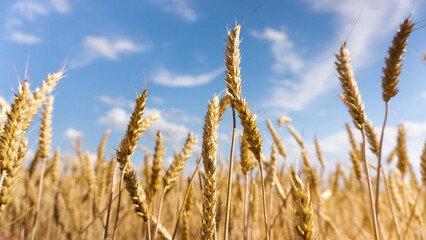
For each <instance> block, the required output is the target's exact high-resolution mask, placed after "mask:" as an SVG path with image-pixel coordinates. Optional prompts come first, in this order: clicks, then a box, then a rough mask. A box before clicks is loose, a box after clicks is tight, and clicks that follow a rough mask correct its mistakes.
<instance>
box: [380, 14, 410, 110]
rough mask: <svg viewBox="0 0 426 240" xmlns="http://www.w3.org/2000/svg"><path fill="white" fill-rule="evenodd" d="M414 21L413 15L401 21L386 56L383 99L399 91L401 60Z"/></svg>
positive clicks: (387, 98)
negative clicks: (412, 19)
mask: <svg viewBox="0 0 426 240" xmlns="http://www.w3.org/2000/svg"><path fill="white" fill-rule="evenodd" d="M413 27H414V23H413V22H412V21H411V16H409V17H407V18H406V19H405V20H404V22H403V23H401V25H400V27H399V30H398V31H397V33H396V34H395V36H394V38H393V40H392V45H391V46H390V47H389V50H388V54H389V56H388V57H387V58H385V65H386V66H385V67H384V68H383V77H382V89H383V100H384V101H385V102H389V100H390V99H391V98H392V97H394V96H395V95H396V94H397V93H398V91H399V90H398V88H397V85H398V82H399V80H398V77H399V74H400V73H401V69H402V65H401V61H402V60H403V59H404V56H403V53H404V52H405V51H406V46H407V40H408V37H409V36H410V34H411V32H412V31H413Z"/></svg>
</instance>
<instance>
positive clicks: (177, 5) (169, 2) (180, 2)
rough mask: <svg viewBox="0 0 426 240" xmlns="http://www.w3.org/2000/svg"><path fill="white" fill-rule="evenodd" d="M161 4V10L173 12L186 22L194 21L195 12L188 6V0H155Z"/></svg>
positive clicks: (195, 19) (195, 17)
mask: <svg viewBox="0 0 426 240" xmlns="http://www.w3.org/2000/svg"><path fill="white" fill-rule="evenodd" d="M155 1H156V2H157V3H158V4H161V5H162V9H163V11H165V12H167V13H173V14H175V15H177V16H179V17H180V18H182V19H183V20H185V21H187V22H195V21H197V19H198V16H197V14H196V13H195V11H194V10H193V9H192V8H191V6H190V0H155Z"/></svg>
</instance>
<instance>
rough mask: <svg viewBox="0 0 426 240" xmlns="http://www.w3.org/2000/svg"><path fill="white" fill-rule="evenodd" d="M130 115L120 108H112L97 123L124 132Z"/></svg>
mask: <svg viewBox="0 0 426 240" xmlns="http://www.w3.org/2000/svg"><path fill="white" fill-rule="evenodd" d="M129 119H130V114H129V113H127V112H126V110H124V109H122V108H118V107H116V108H113V109H111V110H109V111H108V112H107V113H106V115H105V116H103V117H101V118H99V119H98V121H97V123H98V124H100V125H104V126H107V127H108V128H111V129H114V130H125V129H126V127H127V123H128V122H129Z"/></svg>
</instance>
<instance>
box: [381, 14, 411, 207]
mask: <svg viewBox="0 0 426 240" xmlns="http://www.w3.org/2000/svg"><path fill="white" fill-rule="evenodd" d="M413 27H414V23H413V22H412V21H411V16H408V17H407V18H406V19H405V20H404V22H403V23H402V24H401V25H400V27H399V30H398V31H397V32H396V34H395V36H394V38H393V40H392V46H391V47H390V48H389V50H388V54H389V56H388V57H387V58H385V65H386V66H385V67H384V68H383V74H384V76H383V77H382V89H383V94H382V96H383V101H385V119H384V120H383V126H382V132H381V134H380V141H379V144H380V146H379V151H378V163H377V179H376V193H377V194H376V209H377V215H378V213H379V195H380V194H379V190H380V172H381V171H380V169H381V167H382V146H383V137H384V134H385V127H386V122H387V119H388V113H389V101H390V99H391V98H392V97H394V96H395V95H396V94H397V93H398V91H399V90H398V88H397V85H398V82H399V80H398V77H399V74H400V72H401V69H402V65H401V64H400V63H401V61H402V60H403V59H404V56H403V53H404V52H405V51H406V46H407V40H408V37H409V36H410V34H411V32H412V31H413Z"/></svg>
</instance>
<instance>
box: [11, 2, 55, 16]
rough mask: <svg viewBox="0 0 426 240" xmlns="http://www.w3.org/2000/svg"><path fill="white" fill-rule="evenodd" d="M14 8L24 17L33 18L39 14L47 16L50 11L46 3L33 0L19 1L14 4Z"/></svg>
mask: <svg viewBox="0 0 426 240" xmlns="http://www.w3.org/2000/svg"><path fill="white" fill-rule="evenodd" d="M13 9H14V10H15V11H16V12H17V13H18V14H19V15H21V16H22V17H24V18H26V19H28V20H33V19H34V18H35V17H38V16H46V15H47V14H48V13H49V10H48V7H47V6H45V5H44V4H42V3H40V2H38V1H33V0H22V1H17V2H16V3H15V4H14V5H13Z"/></svg>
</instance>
